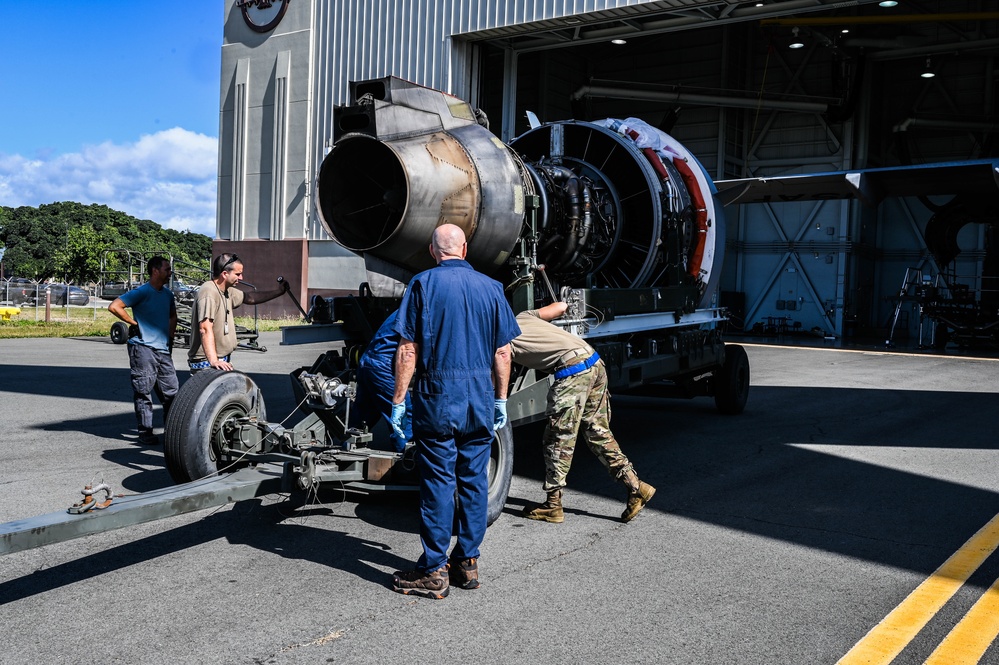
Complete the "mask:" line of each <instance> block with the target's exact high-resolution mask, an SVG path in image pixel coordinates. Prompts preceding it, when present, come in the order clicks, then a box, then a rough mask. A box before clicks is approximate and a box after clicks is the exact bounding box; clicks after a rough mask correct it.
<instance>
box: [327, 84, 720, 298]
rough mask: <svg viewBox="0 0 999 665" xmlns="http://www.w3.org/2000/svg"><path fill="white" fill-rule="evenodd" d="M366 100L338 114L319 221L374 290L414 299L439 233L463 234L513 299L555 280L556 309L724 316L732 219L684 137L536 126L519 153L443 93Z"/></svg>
mask: <svg viewBox="0 0 999 665" xmlns="http://www.w3.org/2000/svg"><path fill="white" fill-rule="evenodd" d="M351 96H352V99H353V100H354V103H353V104H351V105H349V106H344V107H340V108H338V109H337V110H336V112H335V113H334V123H335V130H334V131H335V134H334V138H335V140H334V143H333V146H332V148H331V150H330V152H329V153H328V155H327V156H326V158H325V159H324V161H323V163H322V166H321V169H320V172H319V176H318V182H317V187H316V199H317V200H316V203H317V206H316V207H317V210H318V213H319V217H320V220H321V221H322V223H323V226H324V228H325V229H326V231H327V232H328V233H329V235H330V236H331V237H332V238H334V239H335V240H336V241H337V242H339V243H340V244H341V245H343V246H344V247H346V248H348V249H350V250H352V251H354V252H357V253H359V254H361V255H362V256H363V257H364V258H365V261H366V266H367V268H368V272H369V276H371V274H372V273H374V274H376V275H382V276H388V277H392V278H394V279H395V280H398V281H399V282H403V283H404V282H406V281H407V280H408V278H409V277H410V276H411V275H412V274H414V273H416V272H418V271H421V270H424V269H426V268H430V267H432V266H433V259H432V257H431V256H430V254H429V252H428V249H427V248H428V244H429V241H430V237H431V234H432V232H433V229H434V228H436V227H437V226H438V225H440V224H444V223H452V224H456V225H458V226H460V227H461V228H462V229H464V231H465V234H466V237H467V238H468V260H469V262H470V263H472V265H473V266H475V267H476V269H478V270H480V271H482V272H485V273H487V274H490V275H492V276H494V277H496V278H497V279H500V281H505V282H506V283H508V284H509V283H513V282H512V281H511V280H514V281H516V280H517V279H520V280H522V281H523V280H527V281H533V279H534V275H536V274H539V273H540V272H543V274H544V276H545V279H544V280H543V281H545V282H547V283H546V284H545V285H544V286H545V288H541V287H539V286H537V285H535V289H538V290H536V291H535V293H536V294H537V295H538V296H540V298H541V299H548V298H554V297H557V296H556V295H555V293H556V292H557V291H558V290H559V289H560V288H563V287H569V288H573V289H588V290H594V291H597V290H604V289H607V290H621V289H627V290H632V291H640V292H641V293H653V292H654V293H655V294H656V295H655V296H654V297H653V300H662V302H664V303H667V304H666V305H664V307H663V308H668V309H675V310H682V311H684V312H689V311H693V310H694V309H696V308H697V307H698V306H700V307H706V306H709V305H710V304H711V303H712V302H713V299H714V295H715V292H716V291H717V275H718V273H719V268H720V267H721V263H722V249H723V247H724V237H723V231H724V220H723V218H722V210H721V205H720V204H718V203H717V202H716V200H715V198H714V195H715V193H716V190H715V189H714V184H713V182H712V180H711V178H710V177H709V176H708V175H707V173H706V172H705V171H704V168H703V167H702V166H701V165H700V163H699V162H697V160H696V159H695V158H694V157H693V155H691V154H690V153H689V152H688V151H687V150H686V148H684V147H683V146H682V145H681V144H680V143H679V142H677V141H676V140H675V139H673V138H672V137H670V136H669V135H667V134H665V133H663V132H661V131H659V130H657V129H655V128H653V127H651V126H649V125H647V124H646V123H644V122H642V121H641V120H636V119H633V118H629V119H624V120H617V119H608V120H604V121H601V122H581V121H559V122H553V123H547V124H541V123H538V122H534V123H532V125H533V126H532V128H531V129H530V130H529V131H528V132H526V133H525V134H523V135H521V136H519V137H517V138H516V139H514V140H513V141H511V142H510V144H509V145H507V144H504V143H503V142H502V141H500V140H499V139H498V138H497V137H496V136H495V135H494V134H492V133H491V132H490V131H489V129H488V121H487V120H485V118H484V117H483V115H482V114H481V112H478V111H476V110H473V109H472V108H471V106H470V105H469V104H468V103H466V102H464V101H462V100H460V99H458V98H455V97H453V96H451V95H448V94H446V93H443V92H440V91H437V90H432V89H429V88H425V87H422V86H418V85H416V84H413V83H409V82H407V81H403V80H401V79H398V78H394V77H388V78H383V79H376V80H372V81H364V82H357V83H352V84H351ZM505 269H508V270H509V274H508V275H507V274H505V273H504V270H505ZM518 275H519V276H520V277H519V278H518ZM507 276H509V277H510V279H506V277H507ZM669 289H672V290H674V292H673V293H672V295H670V296H668V297H664V296H663V293H665V290H669ZM653 309H655V306H654V305H653ZM661 309H662V308H661Z"/></svg>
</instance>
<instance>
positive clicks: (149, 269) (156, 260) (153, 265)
mask: <svg viewBox="0 0 999 665" xmlns="http://www.w3.org/2000/svg"><path fill="white" fill-rule="evenodd" d="M164 263H166V264H167V265H169V264H170V262H169V261H167V260H166V259H165V258H164V257H162V256H154V257H153V258H151V259H149V262H148V263H147V264H146V274H148V275H150V276H151V275H152V274H153V271H154V270H162V269H163V264H164Z"/></svg>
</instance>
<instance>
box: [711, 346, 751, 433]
mask: <svg viewBox="0 0 999 665" xmlns="http://www.w3.org/2000/svg"><path fill="white" fill-rule="evenodd" d="M714 383H715V406H716V407H718V410H719V411H721V412H722V413H724V414H727V415H736V414H739V413H742V410H743V409H745V408H746V400H747V399H748V398H749V356H747V355H746V349H744V348H742V347H741V346H739V345H738V344H726V345H725V364H724V365H722V368H721V369H720V370H718V372H716V373H715V381H714Z"/></svg>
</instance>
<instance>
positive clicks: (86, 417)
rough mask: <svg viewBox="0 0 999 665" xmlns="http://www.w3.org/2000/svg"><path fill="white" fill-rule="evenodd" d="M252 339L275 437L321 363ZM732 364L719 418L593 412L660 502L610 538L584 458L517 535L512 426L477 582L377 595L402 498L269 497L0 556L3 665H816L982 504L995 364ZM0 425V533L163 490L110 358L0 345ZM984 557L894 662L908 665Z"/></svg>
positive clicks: (929, 565)
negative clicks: (740, 375) (118, 497)
mask: <svg viewBox="0 0 999 665" xmlns="http://www.w3.org/2000/svg"><path fill="white" fill-rule="evenodd" d="M262 342H263V344H264V345H265V346H267V347H268V348H269V351H268V352H267V353H255V352H244V351H240V352H237V355H236V359H235V364H236V365H237V367H238V368H239V369H241V370H243V371H245V372H247V373H249V374H250V375H251V376H253V378H254V379H255V380H256V381H257V382H258V384H259V385H261V387H262V388H263V390H264V394H265V397H266V399H267V411H268V415H269V416H270V417H271V418H272V419H274V420H280V419H282V418H283V417H284V414H287V413H289V411H290V410H291V409H292V408H293V407H294V402H293V398H292V393H291V387H290V386H291V384H290V380H289V379H288V376H287V375H288V372H290V371H291V370H293V369H295V368H296V367H299V366H302V365H310V364H311V363H312V361H313V360H314V359H315V358H316V357H317V356H318V355H319V353H320V352H321V351H322V350H323V349H324V347H323V345H306V346H300V347H284V346H280V345H279V344H278V336H277V334H276V333H271V334H264V335H263V336H262ZM747 351H748V353H749V358H750V363H751V367H752V377H753V378H752V390H751V394H750V399H749V403H748V405H747V408H746V411H745V413H743V414H742V415H740V416H722V415H719V414H718V413H717V412H716V411H715V409H714V405H713V403H712V401H711V400H709V399H703V398H701V399H697V400H691V401H684V400H659V399H650V398H633V397H622V396H616V397H614V400H613V405H614V419H613V426H614V431H615V434H616V435H617V437H618V439H619V440H620V442H621V445H622V448H623V449H624V451H625V453H626V454H628V455H629V457H630V458H631V459H632V461H633V463H634V465H635V468H636V470H637V471H638V473H639V475H640V476H641V477H642V478H643V479H644V480H646V481H648V482H650V483H652V484H653V485H655V486H656V487H657V488H658V493H657V494H656V496H655V498H654V499H653V501H652V503H651V504H650V505H649V507H648V508H647V509H646V510H645V511H644V512H643V513H642V514H641V515H640V516H639V517H638V518H637V519H636V520H635V521H634V522H632V523H630V524H622V523H620V522H619V521H618V519H617V517H618V516H619V515H620V513H621V510H622V509H623V507H624V492H623V489H622V488H621V487H620V486H618V485H616V484H614V483H613V482H612V481H611V480H610V478H609V477H608V476H607V474H606V472H605V471H604V470H603V468H602V467H601V466H600V465H599V464H598V463H597V462H596V460H595V458H594V457H593V456H592V455H591V454H590V453H589V452H588V451H586V450H585V447H582V446H581V447H580V449H579V453H578V455H577V456H576V459H575V462H574V466H573V470H572V473H571V474H570V476H569V488H568V490H567V492H566V495H565V498H564V503H565V505H566V521H565V522H564V523H563V524H560V525H553V524H547V523H540V522H532V521H530V520H525V519H522V518H520V517H518V512H519V511H520V509H521V508H522V507H523V506H524V505H525V504H526V503H527V502H529V501H534V500H539V499H541V498H542V493H541V490H540V482H541V477H542V464H541V453H540V450H539V445H538V441H539V437H540V429H538V428H537V427H529V428H524V429H521V430H518V431H517V433H516V455H517V457H516V465H515V470H514V471H515V476H514V480H513V486H512V488H511V492H510V498H509V501H508V504H507V510H506V514H504V515H503V516H502V517H501V518H500V519H499V520H498V521H497V522H496V523H495V524H494V525H493V526H492V527H490V529H489V531H488V533H487V534H486V539H485V543H484V544H483V553H482V558H481V561H480V566H481V568H480V570H481V578H482V581H483V586H482V588H481V589H479V590H476V591H472V592H467V591H462V590H460V589H453V590H452V592H451V595H450V597H448V598H447V599H445V600H443V601H433V600H427V599H413V598H410V597H405V596H401V595H397V594H394V593H392V592H391V591H390V590H389V589H388V586H387V585H388V583H389V580H390V576H391V573H392V571H393V570H396V569H399V568H408V567H411V565H412V563H413V562H414V561H415V559H416V557H417V556H418V554H419V537H418V528H419V526H418V515H417V510H416V503H415V500H414V499H413V498H412V497H411V496H409V495H403V496H399V495H394V496H376V497H365V496H361V495H357V494H345V493H343V492H340V491H337V490H336V489H331V490H329V491H325V492H323V494H322V495H320V497H319V502H315V503H312V504H311V505H307V506H305V507H302V508H299V509H297V510H296V509H295V508H294V507H293V506H292V505H291V504H289V503H288V502H286V501H285V500H284V498H283V497H280V496H269V497H267V498H265V499H263V500H251V501H244V502H241V503H239V504H235V505H229V506H227V507H223V508H220V509H214V510H203V511H200V512H197V513H192V514H189V515H184V516H180V517H171V518H168V519H164V520H161V521H158V522H155V523H151V524H145V525H140V526H135V527H129V528H126V529H122V530H118V531H111V532H109V533H106V534H101V535H95V536H89V537H86V538H82V539H78V540H75V541H71V542H66V543H60V544H55V545H49V546H46V547H42V548H38V549H33V550H29V551H25V552H18V553H14V554H11V555H8V556H4V557H0V626H2V629H0V663H85V662H101V663H171V664H173V663H251V664H252V663H275V664H277V663H280V664H285V663H321V662H328V663H394V662H399V663H401V662H455V663H459V662H460V663H472V662H478V663H620V662H657V663H726V664H741V663H761V664H762V663H835V662H837V661H838V660H839V659H840V658H841V657H843V656H844V655H845V654H847V653H848V652H849V651H850V650H851V648H852V647H854V645H855V644H857V643H858V641H859V640H861V639H862V638H864V636H865V634H867V633H868V631H870V630H871V629H872V628H874V627H875V626H876V625H878V624H879V622H881V621H882V619H884V618H885V617H886V616H888V614H889V613H890V612H891V611H892V610H893V608H895V607H896V606H898V605H899V604H900V603H901V602H902V601H903V600H904V599H905V598H906V597H907V596H908V595H909V594H910V593H911V592H912V591H913V590H914V589H916V588H917V586H919V585H920V584H922V583H923V582H924V581H925V580H926V579H927V578H928V577H930V576H931V575H932V574H933V572H934V571H935V570H937V568H938V567H939V566H941V564H942V563H943V562H944V561H945V560H947V559H948V557H951V555H952V554H954V553H955V552H956V551H957V550H958V549H959V548H961V547H962V545H963V544H964V543H965V542H966V541H968V539H969V538H971V537H972V535H973V534H975V533H976V532H977V531H978V530H979V529H980V528H982V527H983V525H985V524H986V523H987V522H989V520H990V519H992V518H993V517H994V516H995V515H996V513H997V512H999V494H997V492H999V478H997V474H996V473H995V469H996V468H997V462H999V451H997V447H999V441H997V435H996V428H995V418H996V413H997V408H996V407H997V396H996V387H997V376H999V364H997V362H996V361H995V360H992V359H973V358H965V357H954V356H946V357H944V356H937V355H932V354H925V355H924V354H900V353H883V352H881V351H879V350H876V349H872V350H869V351H851V350H843V349H832V348H829V349H822V348H819V349H816V348H782V347H774V346H758V345H747ZM183 353H184V352H183V351H182V350H178V351H177V352H176V353H175V359H176V360H177V361H178V362H179V363H180V364H182V365H183ZM186 376H187V373H186V371H182V372H181V379H182V380H183V379H185V378H186ZM159 415H160V414H159V409H158V407H157V418H159ZM0 421H2V423H3V434H2V435H0V488H2V490H3V496H4V501H2V502H0V521H9V520H14V519H20V518H26V517H31V516H34V515H39V514H42V513H49V512H53V511H61V510H64V509H65V508H66V507H68V506H69V505H71V504H72V503H74V502H76V501H78V500H79V498H80V494H79V490H80V488H81V487H82V486H83V485H85V484H87V483H88V482H99V481H102V480H103V481H106V482H108V483H110V484H112V486H114V487H115V490H116V491H119V492H125V493H136V492H145V491H149V490H153V489H157V488H163V487H166V486H168V485H170V479H169V477H168V475H167V473H166V471H165V469H164V466H163V456H162V449H161V448H159V447H141V446H139V445H138V444H137V443H136V441H135V438H136V432H135V429H134V428H135V422H134V416H133V414H132V405H131V390H130V387H129V380H128V360H127V357H126V353H125V349H124V347H121V346H115V345H113V344H111V343H110V342H109V341H107V340H106V339H69V340H59V339H45V340H0ZM997 558H999V556H993V557H988V558H986V559H985V562H984V563H983V564H982V565H981V566H980V567H978V568H976V569H975V570H974V571H973V572H972V574H971V576H970V578H969V579H968V580H967V582H966V583H964V584H961V585H959V588H958V590H957V591H956V593H954V595H953V597H952V598H950V599H949V601H947V602H946V603H945V604H943V606H942V608H941V609H940V610H939V611H938V612H935V613H933V615H932V617H931V619H930V620H929V621H928V623H926V625H925V627H924V628H922V630H920V631H919V632H918V634H917V635H916V637H915V638H914V639H912V640H911V641H909V642H906V643H905V644H904V648H903V649H902V650H901V653H900V654H899V655H898V657H897V658H896V659H895V661H894V662H896V663H922V662H923V661H924V660H926V658H927V657H928V656H929V655H930V653H931V652H932V651H933V650H934V649H935V648H936V647H937V645H938V644H940V643H941V642H942V640H943V639H944V637H945V636H947V635H948V633H949V632H950V631H951V629H952V628H953V627H954V626H955V624H956V623H957V621H959V620H960V619H961V618H962V617H963V616H965V615H966V613H968V611H969V609H970V608H971V607H972V605H973V604H974V603H975V602H976V601H977V600H978V599H979V598H980V597H982V596H983V593H984V592H985V590H986V589H987V588H988V587H989V586H990V585H991V584H992V583H993V581H994V580H996V578H997V577H999V561H997V560H996V559H997ZM996 630H999V627H997V628H996ZM992 637H994V634H992ZM964 662H974V661H964ZM981 662H988V663H999V648H997V647H996V646H995V645H994V644H993V645H992V647H990V648H989V649H988V650H987V651H986V652H985V654H984V657H983V658H982V659H981Z"/></svg>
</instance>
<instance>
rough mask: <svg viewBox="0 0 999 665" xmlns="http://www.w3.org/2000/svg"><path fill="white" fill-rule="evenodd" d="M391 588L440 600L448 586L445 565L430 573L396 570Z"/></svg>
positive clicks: (445, 594) (446, 592)
mask: <svg viewBox="0 0 999 665" xmlns="http://www.w3.org/2000/svg"><path fill="white" fill-rule="evenodd" d="M392 590H393V591H395V592H396V593H402V594H405V595H407V596H424V597H426V598H435V599H437V600H441V599H442V598H447V594H448V591H449V590H450V588H449V582H448V574H447V565H444V566H442V567H441V568H438V569H437V570H435V571H433V572H431V573H425V572H423V571H422V570H407V571H402V570H397V571H395V574H394V575H393V576H392Z"/></svg>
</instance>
